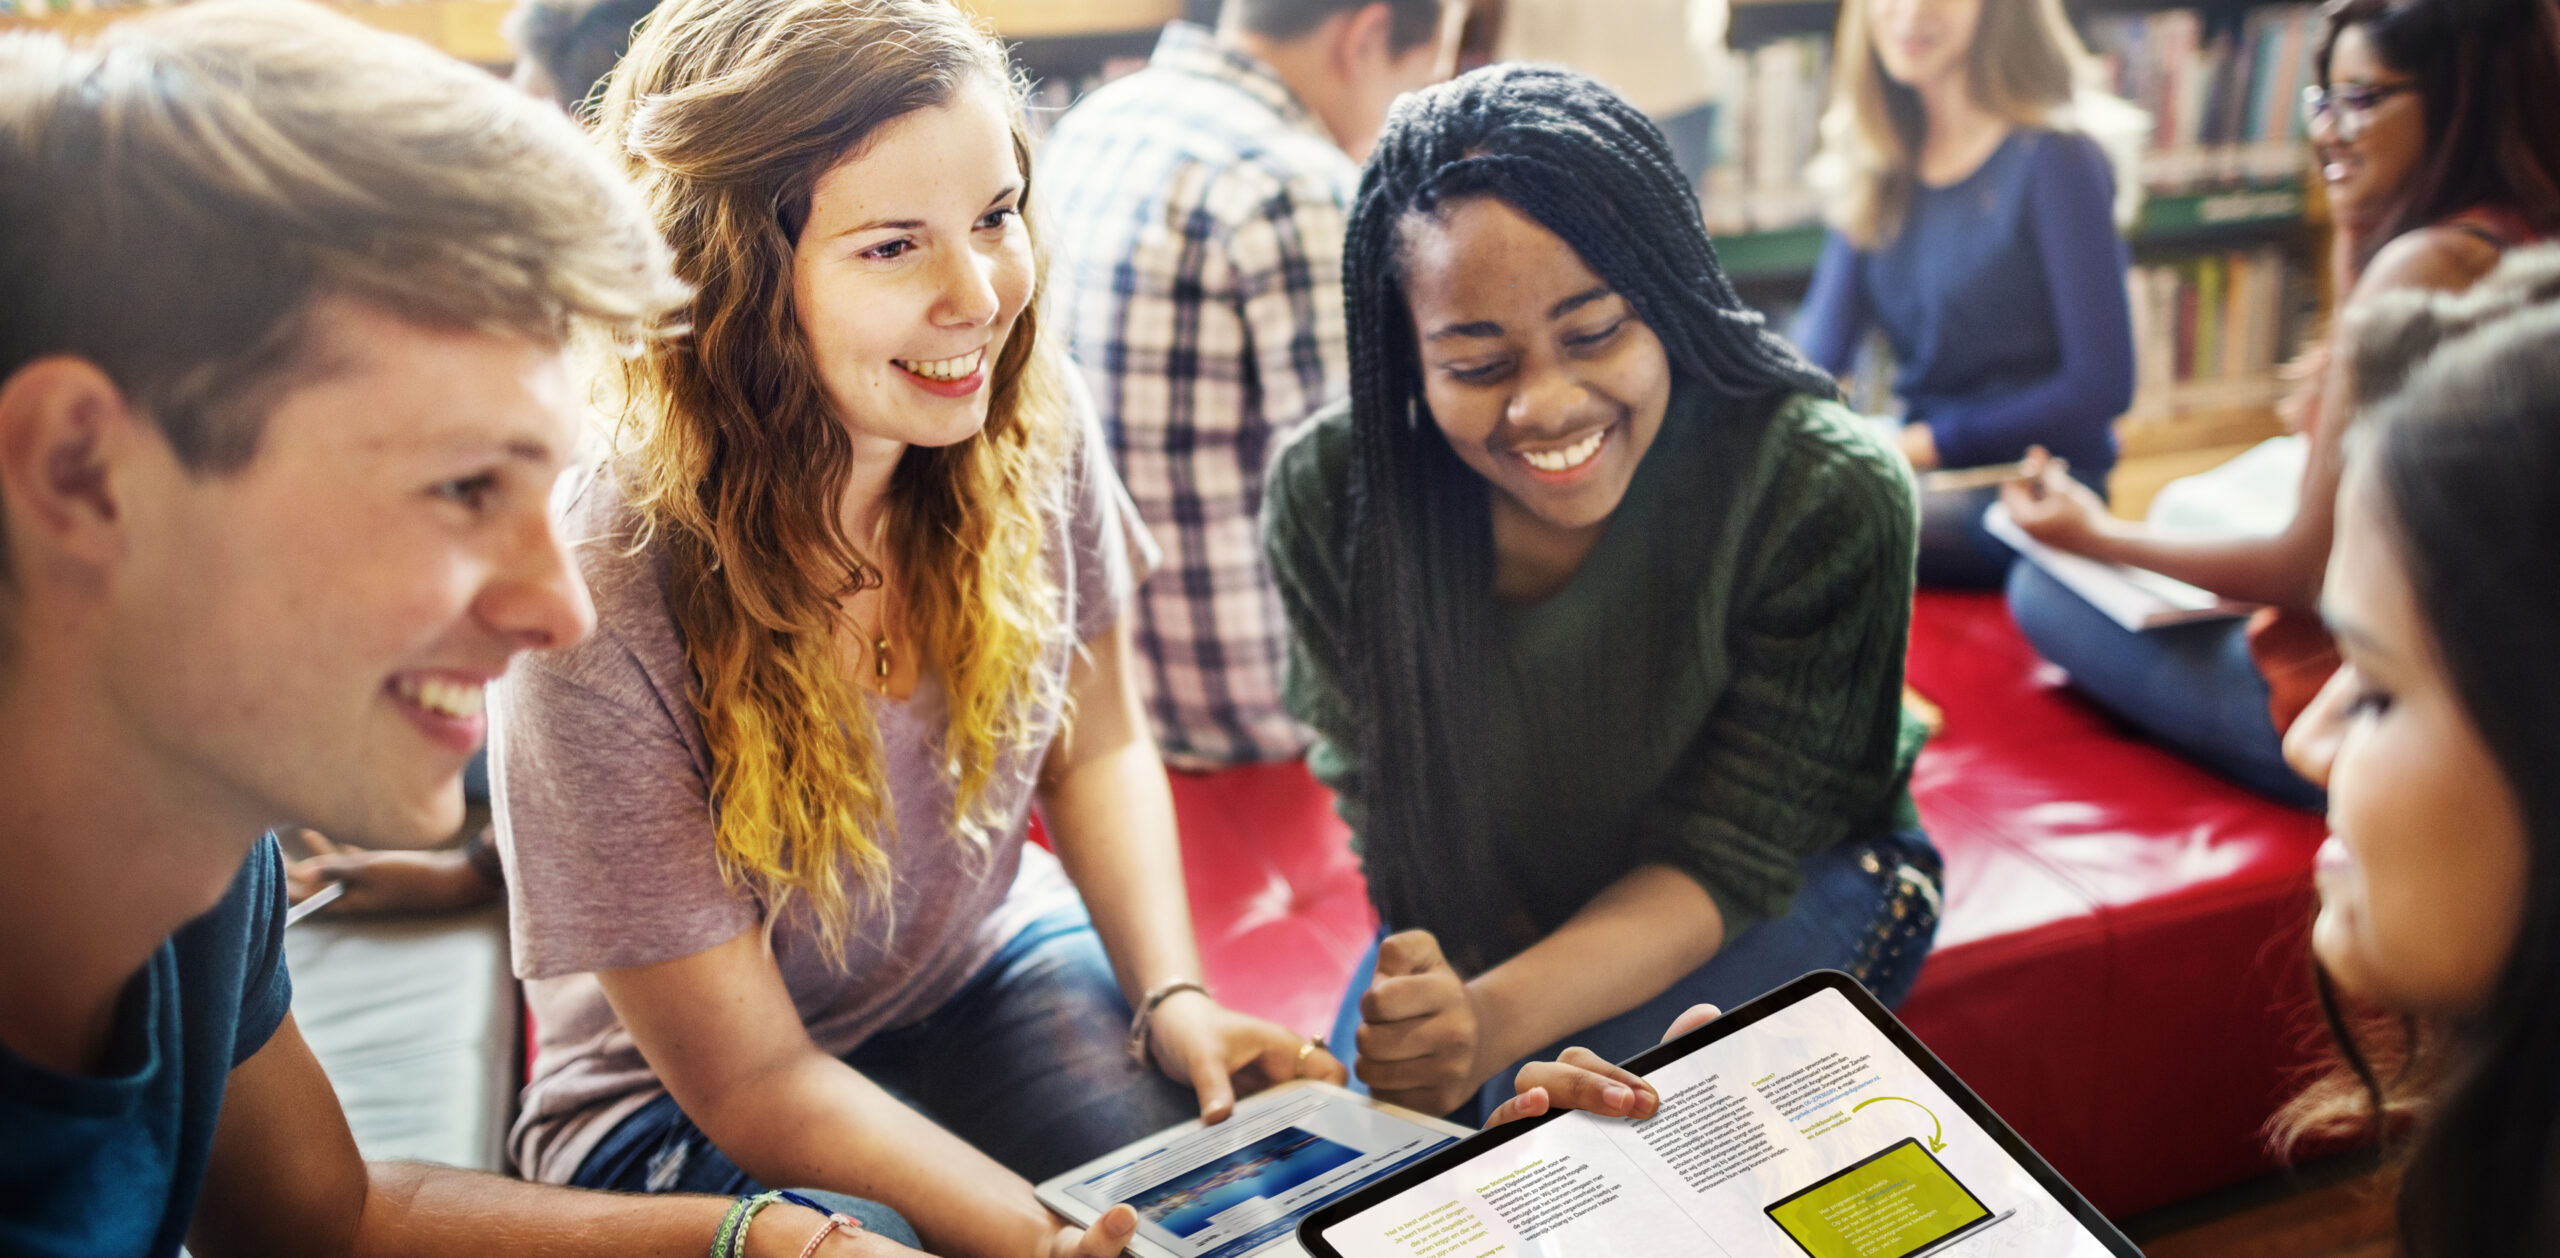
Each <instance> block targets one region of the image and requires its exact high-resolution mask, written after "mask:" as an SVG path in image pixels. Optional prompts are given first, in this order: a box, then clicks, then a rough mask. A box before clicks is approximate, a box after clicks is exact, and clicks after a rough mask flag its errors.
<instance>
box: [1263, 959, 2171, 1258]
mask: <svg viewBox="0 0 2560 1258" xmlns="http://www.w3.org/2000/svg"><path fill="white" fill-rule="evenodd" d="M1825 991H1836V992H1838V993H1840V994H1841V995H1843V996H1846V997H1847V998H1848V1000H1849V1004H1850V1007H1852V1008H1854V1009H1856V1010H1857V1011H1858V1012H1859V1013H1861V1014H1864V1015H1866V1019H1867V1021H1869V1022H1871V1023H1874V1024H1875V1026H1876V1029H1878V1030H1880V1031H1882V1032H1884V1036H1885V1039H1886V1040H1888V1041H1890V1042H1891V1043H1892V1044H1893V1046H1894V1047H1895V1048H1896V1049H1899V1050H1900V1051H1901V1052H1902V1055H1903V1056H1905V1057H1908V1058H1910V1059H1911V1061H1912V1063H1913V1064H1914V1065H1917V1066H1918V1067H1920V1069H1921V1071H1922V1073H1924V1074H1926V1075H1928V1076H1929V1080H1930V1082H1932V1083H1935V1084H1937V1085H1938V1087H1939V1088H1940V1089H1942V1090H1943V1091H1945V1092H1946V1094H1947V1095H1948V1096H1951V1097H1954V1098H1955V1102H1956V1106H1957V1108H1959V1109H1961V1110H1963V1111H1964V1115H1965V1117H1967V1118H1970V1119H1972V1120H1973V1121H1974V1123H1975V1124H1976V1125H1978V1126H1980V1127H1981V1128H1982V1129H1983V1130H1984V1131H1986V1132H1989V1133H1990V1134H1991V1138H1992V1140H1994V1141H1995V1142H1997V1143H1998V1144H1999V1146H2000V1148H2001V1151H2003V1152H2005V1153H2007V1154H2008V1155H2009V1156H2010V1157H2011V1158H2012V1159H2014V1160H2016V1162H2017V1163H2018V1165H2020V1166H2022V1167H2025V1168H2026V1171H2027V1174H2029V1175H2031V1176H2033V1177H2034V1178H2035V1181H2036V1183H2038V1184H2040V1185H2042V1186H2043V1188H2044V1190H2045V1191H2046V1192H2049V1193H2051V1194H2053V1199H2054V1200H2056V1201H2059V1202H2061V1203H2062V1207H2063V1209H2065V1210H2067V1211H2069V1212H2070V1213H2071V1217H2072V1218H2073V1219H2074V1220H2076V1221H2078V1222H2079V1224H2080V1225H2081V1226H2082V1227H2084V1228H2086V1229H2088V1231H2089V1234H2090V1235H2092V1236H2095V1237H2097V1238H2098V1243H2100V1244H2102V1245H2104V1246H2106V1247H2107V1248H2108V1250H2109V1251H2111V1252H2113V1253H2114V1254H2116V1255H2118V1258H2142V1250H2141V1249H2140V1248H2138V1247H2136V1246H2135V1245H2134V1243H2133V1242H2132V1241H2130V1240H2127V1239H2126V1238H2125V1235H2124V1233H2123V1232H2121V1231H2118V1230H2117V1229H2116V1225H2115V1224H2113V1223H2110V1222H2108V1221H2107V1216H2105V1215H2103V1214H2100V1213H2098V1209H2097V1207H2095V1206H2092V1205H2090V1204H2089V1200H2088V1198H2086V1197H2083V1196H2081V1195H2080V1190H2078V1189H2076V1188H2073V1187H2072V1186H2071V1184H2070V1181H2068V1180H2065V1179H2064V1178H2062V1176H2061V1174H2060V1173H2059V1172H2057V1171H2055V1170H2054V1169H2053V1166H2052V1164H2050V1163H2048V1162H2046V1161H2045V1160H2044V1158H2043V1156H2042V1155H2040V1154H2038V1153H2037V1152H2036V1151H2035V1149H2034V1148H2033V1147H2031V1146H2030V1145H2028V1144H2027V1142H2026V1140H2025V1139H2024V1138H2023V1137H2021V1136H2019V1135H2018V1133H2017V1132H2016V1131H2013V1130H2011V1129H2010V1127H2009V1124H2007V1123H2005V1122H2002V1121H2001V1120H2000V1116H1999V1115H1998V1114H1995V1113H1993V1112H1992V1111H1991V1107H1990V1106H1988V1105H1985V1104H1983V1103H1982V1098H1981V1097H1978V1096H1975V1095H1974V1093H1973V1089H1972V1088H1969V1087H1967V1086H1965V1082H1964V1080H1962V1079H1959V1078H1957V1077H1956V1074H1955V1072H1954V1071H1952V1070H1949V1069H1947V1064H1946V1063H1945V1062H1942V1061H1940V1060H1938V1055H1937V1054H1936V1053H1932V1052H1930V1051H1929V1046H1928V1045H1926V1044H1923V1043H1921V1042H1920V1037H1918V1036H1916V1035H1913V1034H1912V1033H1911V1030H1910V1028H1908V1027H1905V1026H1904V1025H1902V1020H1901V1019H1899V1018H1896V1017H1894V1016H1893V1012H1892V1011H1891V1010H1889V1009H1886V1008H1885V1007H1884V1005H1883V1004H1882V1003H1880V1002H1878V1001H1877V1000H1876V998H1875V997H1874V996H1872V995H1869V994H1868V992H1867V989H1866V988H1865V987H1864V986H1862V985H1861V984H1860V983H1859V982H1858V980H1856V979H1854V978H1851V977H1849V976H1848V975H1846V974H1843V973H1841V972H1840V971H1838V970H1816V971H1814V972H1813V973H1810V974H1807V975H1805V976H1804V977H1802V978H1799V979H1797V980H1796V981H1794V982H1792V983H1789V984H1787V985H1786V986H1784V987H1781V988H1778V989H1777V990H1776V991H1773V992H1770V993H1769V994H1767V995H1765V996H1762V997H1760V998H1759V999H1758V1000H1754V1001H1752V1002H1751V1003H1749V1004H1747V1005H1744V1006H1742V1007H1741V1008H1739V1009H1736V1010H1733V1011H1732V1012H1730V1013H1727V1014H1725V1015H1724V1016H1722V1017H1719V1018H1717V1019H1716V1020H1715V1021H1713V1022H1709V1023H1708V1024H1706V1025H1705V1026H1702V1027H1699V1028H1697V1029H1696V1030H1693V1031H1691V1032H1689V1033H1688V1034H1686V1035H1683V1036H1681V1037H1680V1038H1678V1039H1676V1040H1671V1041H1669V1042H1666V1043H1662V1044H1657V1045H1655V1046H1654V1047H1652V1048H1649V1049H1646V1050H1645V1051H1643V1052H1641V1053H1638V1054H1636V1055H1635V1056H1633V1057H1630V1058H1628V1059H1627V1060H1626V1061H1624V1062H1622V1063H1620V1064H1621V1065H1623V1066H1624V1067H1625V1068H1626V1069H1627V1070H1628V1071H1630V1072H1631V1073H1634V1074H1638V1075H1649V1074H1652V1073H1653V1072H1654V1071H1657V1070H1660V1069H1662V1068H1663V1067H1664V1066H1667V1065H1670V1064H1671V1063H1672V1062H1675V1061H1678V1060H1680V1059H1681V1058H1683V1057H1686V1056H1688V1055H1689V1054H1691V1053H1694V1052H1696V1051H1698V1050H1699V1049H1701V1048H1704V1047H1706V1046H1707V1045H1709V1044H1713V1043H1715V1042H1716V1041H1718V1040H1721V1039H1723V1038H1725V1037H1726V1036H1728V1035H1733V1034H1736V1033H1738V1032H1741V1031H1743V1030H1745V1029H1747V1028H1749V1027H1750V1026H1751V1025H1752V1024H1753V1023H1755V1022H1758V1021H1760V1020H1761V1019H1763V1018H1766V1017H1769V1016H1770V1015H1772V1014H1774V1013H1776V1012H1778V1011H1779V1010H1781V1009H1785V1008H1788V1007H1790V1006H1792V1005H1795V1004H1797V1003H1798V1002H1800V1001H1803V1000H1805V999H1806V998H1808V997H1811V996H1813V995H1815V994H1817V993H1819V992H1825ZM1569 1112H1570V1111H1563V1110H1558V1111H1553V1112H1550V1113H1546V1114H1541V1115H1539V1116H1538V1117H1536V1118H1527V1119H1522V1120H1520V1121H1519V1122H1515V1123H1506V1124H1504V1125H1503V1126H1500V1127H1495V1128H1492V1129H1490V1130H1487V1131H1482V1132H1478V1133H1477V1134H1475V1135H1472V1136H1469V1137H1467V1138H1466V1139H1464V1140H1461V1141H1459V1142H1457V1143H1456V1144H1453V1145H1450V1146H1448V1147H1447V1148H1444V1149H1441V1150H1440V1151H1438V1152H1436V1153H1432V1154H1429V1155H1427V1156H1425V1157H1423V1158H1421V1159H1420V1160H1418V1161H1415V1162H1411V1163H1408V1164H1406V1165H1405V1166H1403V1167H1401V1168H1399V1169H1397V1170H1395V1171H1393V1172H1391V1173H1389V1174H1388V1175H1386V1176H1384V1177H1383V1178H1380V1179H1377V1180H1373V1181H1371V1182H1370V1183H1368V1184H1365V1185H1363V1186H1361V1187H1360V1188H1358V1189H1356V1190H1354V1191H1352V1192H1351V1193H1350V1194H1348V1195H1346V1196H1343V1197H1339V1198H1336V1199H1335V1200H1333V1201H1332V1202H1329V1203H1327V1204H1326V1205H1324V1206H1323V1207H1321V1208H1319V1209H1318V1210H1316V1211H1315V1212H1314V1213H1312V1214H1310V1215H1308V1216H1307V1217H1306V1218H1305V1219H1302V1220H1300V1221H1299V1223H1298V1243H1299V1244H1300V1245H1302V1246H1304V1247H1305V1248H1306V1251H1307V1253H1308V1254H1310V1255H1312V1256H1313V1258H1342V1252H1341V1251H1340V1250H1337V1249H1335V1248H1334V1247H1333V1245H1332V1244H1331V1243H1329V1242H1327V1241H1326V1240H1325V1239H1324V1235H1323V1233H1324V1230H1325V1229H1326V1228H1329V1227H1332V1226H1334V1225H1335V1224H1337V1223H1340V1222H1342V1221H1344V1220H1346V1219H1348V1218H1350V1217H1351V1216H1353V1215H1355V1214H1358V1213H1360V1212H1362V1211H1364V1210H1367V1209H1369V1208H1370V1207H1372V1206H1375V1205H1378V1204H1380V1203H1382V1202H1384V1201H1386V1200H1387V1199H1389V1198H1391V1197H1394V1196H1397V1195H1398V1194H1400V1193H1403V1192H1405V1191H1406V1190H1407V1189H1411V1188H1414V1187H1417V1186H1419V1185H1421V1184H1423V1183H1424V1182H1426V1181H1429V1180H1431V1179H1433V1178H1436V1177H1437V1176H1439V1175H1440V1174H1441V1173H1442V1172H1444V1171H1447V1170H1449V1169H1450V1168H1451V1167H1454V1166H1457V1165H1459V1164H1461V1163H1464V1162H1468V1161H1472V1160H1474V1159H1475V1158H1478V1157H1481V1156H1483V1155H1484V1154H1485V1153H1486V1152H1487V1151H1489V1150H1491V1149H1494V1148H1497V1147H1499V1146H1501V1145H1503V1144H1506V1143H1509V1142H1510V1141H1513V1140H1517V1139H1519V1138H1520V1137H1522V1136H1525V1135H1527V1134H1529V1133H1530V1132H1532V1131H1536V1130H1537V1129H1538V1128H1540V1127H1542V1126H1544V1125H1546V1124H1547V1123H1550V1122H1553V1121H1555V1120H1556V1119H1558V1118H1561V1117H1563V1116H1564V1115H1565V1114H1566V1113H1569Z"/></svg>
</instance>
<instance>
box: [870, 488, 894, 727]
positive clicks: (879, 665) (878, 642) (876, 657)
mask: <svg viewBox="0 0 2560 1258" xmlns="http://www.w3.org/2000/svg"><path fill="white" fill-rule="evenodd" d="M888 527H889V518H888V515H887V513H885V512H883V513H882V515H881V517H880V519H879V521H878V522H876V523H874V524H873V525H872V526H871V553H872V554H875V555H877V554H879V553H880V539H881V537H882V536H883V534H884V533H885V531H886V530H887V529H888ZM875 562H876V561H875ZM889 592H890V591H889V570H888V569H886V568H882V569H880V627H879V629H878V630H877V631H876V632H874V633H873V634H872V635H871V661H872V667H873V668H874V669H875V670H876V671H877V672H878V674H879V677H880V689H881V690H882V691H883V692H884V693H885V692H886V691H887V690H888V689H889Z"/></svg>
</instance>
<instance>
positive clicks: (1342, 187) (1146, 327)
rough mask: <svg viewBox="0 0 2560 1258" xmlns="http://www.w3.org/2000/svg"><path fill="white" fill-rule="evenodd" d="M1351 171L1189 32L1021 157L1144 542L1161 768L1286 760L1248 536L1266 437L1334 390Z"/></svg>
mask: <svg viewBox="0 0 2560 1258" xmlns="http://www.w3.org/2000/svg"><path fill="white" fill-rule="evenodd" d="M1359 176H1360V172H1359V168H1358V167H1357V166H1356V165H1354V164H1353V163H1352V161H1351V159H1350V158H1349V157H1347V156H1345V155H1344V154H1343V152H1342V150H1341V149H1340V148H1338V147H1336V146H1335V144H1334V142H1333V139H1332V137H1331V136H1330V135H1329V134H1328V133H1327V132H1326V131H1325V129H1324V125H1323V124H1322V123H1321V122H1319V121H1317V119H1316V118H1315V116H1314V115H1313V114H1311V113H1309V112H1308V111H1307V108H1306V106H1305V105H1303V104H1301V103H1300V102H1299V100H1298V99H1297V97H1296V96H1295V95H1293V94H1292V93H1291V92H1290V91H1289V89H1288V87H1287V86H1286V85H1284V84H1283V83H1282V82H1281V81H1280V79H1279V77H1278V76H1277V75H1276V74H1274V73H1273V72H1272V70H1271V68H1270V67H1269V66H1267V65H1264V64H1263V63H1262V62H1260V61H1259V60H1257V59H1255V58H1254V57H1252V56H1249V55H1247V54H1246V53H1244V52H1242V51H1240V50H1238V49H1235V48H1232V47H1229V46H1226V45H1223V44H1220V43H1218V42H1217V41H1216V40H1215V39H1214V38H1213V37H1212V36H1211V35H1210V33H1209V32H1208V31H1207V30H1205V29H1203V28H1201V27H1198V26H1194V25H1190V24H1188V23H1182V22H1176V23H1174V24H1172V25H1170V26H1168V27H1166V28H1165V31H1164V35H1163V37H1162V38H1161V39H1160V40H1159V41H1158V43H1157V44H1156V49H1155V55H1154V56H1153V57H1152V58H1150V59H1149V61H1148V62H1147V66H1146V68H1145V69H1143V70H1141V71H1139V72H1137V73H1136V74H1132V75H1129V76H1128V77H1126V78H1123V79H1120V80H1119V81H1117V82H1114V83H1111V84H1109V85H1107V86H1105V87H1103V88H1100V89H1099V90H1097V91H1095V92H1093V93H1092V94H1091V95H1089V96H1087V97H1086V98H1085V99H1084V100H1083V101H1082V102H1081V103H1079V104H1078V105H1077V106H1076V107H1075V108H1074V109H1072V110H1069V111H1068V113H1067V115H1066V116H1065V117H1064V118H1062V119H1061V120H1060V121H1059V123H1058V126H1057V129H1056V130H1055V131H1054V132H1053V133H1052V134H1051V135H1050V137H1049V140H1048V143H1047V146H1046V148H1045V149H1044V150H1043V152H1042V153H1041V157H1040V179H1041V189H1040V190H1041V195H1042V199H1044V200H1046V201H1047V202H1048V204H1049V216H1050V217H1049V223H1048V225H1049V229H1050V230H1049V232H1048V240H1049V242H1050V244H1051V265H1050V272H1049V274H1050V282H1051V284H1052V285H1053V286H1054V287H1053V290H1052V293H1051V296H1050V298H1049V301H1050V306H1049V310H1050V311H1051V317H1052V318H1053V319H1056V320H1059V321H1061V322H1063V323H1064V325H1065V327H1066V329H1067V334H1068V338H1069V343H1070V346H1071V348H1072V350H1073V352H1074V354H1075V357H1076V360H1077V361H1078V362H1079V363H1080V364H1082V365H1083V367H1084V370H1085V372H1086V375H1087V378H1088V379H1089V380H1090V381H1091V382H1092V385H1093V394H1094V398H1095V401H1096V402H1097V403H1098V404H1099V406H1100V408H1101V411H1102V418H1103V423H1104V427H1105V429H1106V431H1107V432H1108V433H1109V434H1110V439H1111V451H1112V456H1113V457H1114V458H1115V459H1117V460H1118V461H1119V465H1120V475H1121V478H1122V479H1123V480H1124V481H1125V482H1126V483H1127V484H1128V487H1129V494H1130V497H1131V498H1133V499H1134V500H1135V501H1136V502H1137V505H1138V512H1139V514H1140V515H1141V516H1142V517H1144V518H1145V520H1146V522H1147V526H1148V528H1149V529H1150V530H1151V531H1153V532H1154V534H1155V537H1156V540H1157V541H1158V542H1159V543H1160V544H1162V545H1163V547H1164V550H1165V563H1164V566H1163V567H1162V568H1160V569H1158V570H1157V571H1156V573H1155V575H1154V577H1153V578H1151V579H1150V580H1149V581H1148V582H1147V584H1146V586H1145V587H1144V588H1143V589H1142V590H1141V591H1140V592H1139V597H1138V602H1137V607H1136V611H1137V621H1136V625H1135V628H1136V634H1137V641H1138V648H1139V652H1140V654H1141V655H1142V656H1143V657H1144V658H1145V660H1146V661H1147V665H1146V668H1145V669H1144V671H1143V679H1144V680H1143V688H1144V690H1145V692H1146V697H1147V704H1148V711H1149V713H1150V715H1151V716H1152V718H1153V720H1154V723H1155V728H1156V734H1157V738H1158V740H1159V741H1160V742H1161V743H1162V745H1163V747H1164V751H1165V758H1166V759H1167V760H1168V761H1169V762H1171V763H1173V764H1176V765H1181V766H1186V767H1200V768H1205V767H1214V766H1217V765H1222V764H1236V763H1242V762H1246V761H1254V760H1273V759H1283V758H1286V757H1290V756H1295V755H1297V754H1298V753H1299V752H1301V751H1302V750H1304V748H1305V747H1306V744H1307V741H1308V735H1307V733H1306V731H1305V730H1304V729H1303V728H1302V727H1300V726H1299V725H1298V724H1297V723H1296V722H1295V721H1292V720H1291V719H1290V718H1289V715H1288V713H1287V711H1285V710H1284V709H1283V708H1282V707H1281V703H1280V670H1281V666H1282V662H1283V661H1284V660H1285V659H1286V657H1287V654H1288V637H1287V633H1288V631H1287V626H1286V623H1285V621H1284V620H1283V618H1282V613H1281V608H1280V599H1279V594H1278V592H1277V591H1276V590H1275V589H1274V588H1273V586H1272V581H1271V574H1270V573H1269V572H1268V571H1267V570H1266V569H1265V568H1264V565H1263V560H1262V548H1261V546H1260V544H1259V542H1258V539H1257V536H1256V518H1257V517H1258V516H1259V514H1260V513H1261V509H1262V475H1263V470H1264V465H1265V463H1266V461H1267V457H1268V454H1269V452H1270V450H1271V448H1272V446H1273V445H1274V444H1275V443H1276V442H1277V440H1278V439H1279V438H1280V437H1281V436H1282V435H1284V434H1285V433H1287V432H1288V431H1289V430H1290V429H1292V428H1294V427H1296V426H1297V425H1298V424H1299V423H1301V422H1303V421H1304V420H1306V419H1307V417H1309V416H1310V415H1313V414H1314V413H1315V412H1316V410H1317V409H1318V408H1320V407H1322V406H1323V405H1324V404H1325V403H1326V402H1329V401H1331V400H1333V399H1334V398H1336V397H1338V396H1340V395H1341V394H1342V393H1343V392H1344V391H1345V390H1346V389H1347V387H1348V380H1349V371H1350V367H1349V350H1348V348H1347V347H1346V339H1345V332H1344V317H1343V298H1342V237H1343V230H1344V227H1345V225H1346V222H1347V219H1348V207H1349V206H1350V203H1351V197H1352V194H1353V193H1354V191H1355V190H1356V189H1357V187H1358V183H1359Z"/></svg>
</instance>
